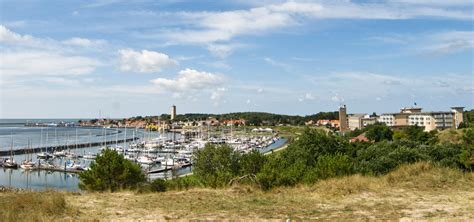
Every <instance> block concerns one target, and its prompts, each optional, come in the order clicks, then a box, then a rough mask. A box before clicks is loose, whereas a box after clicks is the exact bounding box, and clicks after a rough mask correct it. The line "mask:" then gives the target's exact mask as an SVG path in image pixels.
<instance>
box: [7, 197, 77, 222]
mask: <svg viewBox="0 0 474 222" xmlns="http://www.w3.org/2000/svg"><path fill="white" fill-rule="evenodd" d="M76 214H77V210H74V208H71V207H69V206H68V205H67V204H66V199H65V197H64V195H63V194H62V193H59V192H54V191H45V192H13V191H9V192H3V193H2V192H0V219H1V221H49V220H51V218H61V217H63V216H71V217H74V216H75V215H76Z"/></svg>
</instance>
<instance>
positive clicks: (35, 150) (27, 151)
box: [0, 137, 140, 156]
mask: <svg viewBox="0 0 474 222" xmlns="http://www.w3.org/2000/svg"><path fill="white" fill-rule="evenodd" d="M138 139H140V138H138V137H135V138H128V139H121V140H117V141H116V140H110V141H106V142H105V143H104V142H93V143H80V144H69V145H59V146H48V147H36V148H30V149H28V148H21V149H14V150H13V151H10V150H1V151H0V156H10V154H11V152H13V155H21V154H30V153H39V152H42V151H45V150H54V151H61V150H67V149H76V148H87V147H89V146H91V147H93V146H101V145H106V144H107V145H108V144H115V143H124V142H132V141H135V140H138Z"/></svg>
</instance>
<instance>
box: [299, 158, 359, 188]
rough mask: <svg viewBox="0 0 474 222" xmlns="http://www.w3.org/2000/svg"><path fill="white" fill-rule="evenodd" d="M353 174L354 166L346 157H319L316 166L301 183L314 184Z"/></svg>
mask: <svg viewBox="0 0 474 222" xmlns="http://www.w3.org/2000/svg"><path fill="white" fill-rule="evenodd" d="M353 172H354V165H353V163H352V161H351V159H350V158H349V157H348V156H347V155H343V154H340V153H338V154H336V155H324V156H319V157H318V161H317V162H316V165H315V166H314V167H313V168H311V169H310V170H308V171H307V173H306V174H305V176H304V179H303V181H304V182H306V183H314V182H316V181H317V180H319V179H326V178H331V177H339V176H344V175H349V174H352V173H353Z"/></svg>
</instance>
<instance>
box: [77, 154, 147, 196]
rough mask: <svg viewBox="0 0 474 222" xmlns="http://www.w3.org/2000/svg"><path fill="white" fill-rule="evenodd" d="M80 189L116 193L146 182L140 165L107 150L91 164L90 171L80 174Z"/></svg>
mask: <svg viewBox="0 0 474 222" xmlns="http://www.w3.org/2000/svg"><path fill="white" fill-rule="evenodd" d="M79 179H80V183H79V188H81V189H83V190H91V191H105V190H110V191H112V192H113V191H116V190H119V189H130V188H136V187H137V186H138V185H139V184H140V183H142V182H144V181H145V180H146V178H145V175H144V174H143V172H142V171H141V168H140V166H139V165H137V164H135V163H132V162H130V161H129V160H126V159H124V158H123V156H122V155H120V154H118V153H117V152H116V151H113V150H110V149H106V150H105V151H104V152H103V153H102V154H101V155H99V156H97V157H96V158H95V161H94V162H92V163H91V166H90V170H87V171H84V172H82V173H80V174H79Z"/></svg>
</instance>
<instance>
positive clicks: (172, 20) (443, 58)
mask: <svg viewBox="0 0 474 222" xmlns="http://www.w3.org/2000/svg"><path fill="white" fill-rule="evenodd" d="M473 10H474V6H473V3H472V1H471V0H450V1H445V0H367V1H361V0H352V1H350V0H330V1H329V0H328V1H283V0H281V1H280V0H279V1H272V0H261V1H253V0H233V1H225V0H223V1H214V0H189V1H186V0H161V1H152V0H136V1H128V0H88V1H64V0H57V1H55V0H50V1H39V0H0V118H98V117H110V118H123V117H130V116H138V115H141V116H147V115H160V114H162V113H169V110H170V107H171V106H172V105H173V104H174V105H176V106H177V112H178V114H180V113H228V112H246V111H258V112H272V113H280V114H292V115H293V114H298V115H308V114H314V113H317V112H320V111H334V110H337V109H338V107H339V106H340V105H342V104H345V105H347V107H348V112H349V113H372V112H377V113H383V112H397V111H398V110H399V109H400V108H402V107H408V106H413V105H414V103H416V104H417V106H420V107H423V109H424V110H426V111H440V110H443V111H447V110H450V107H451V106H465V107H467V108H469V109H471V108H473V107H474V72H473V65H474V54H473V52H474V30H473V27H474V26H473V18H474V14H473Z"/></svg>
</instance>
